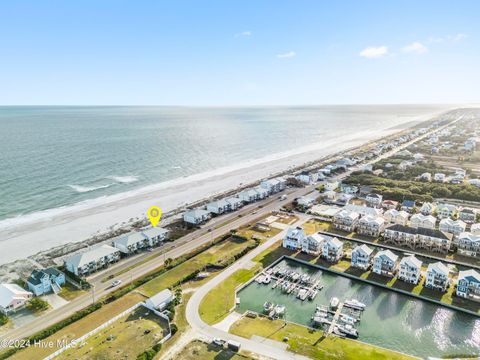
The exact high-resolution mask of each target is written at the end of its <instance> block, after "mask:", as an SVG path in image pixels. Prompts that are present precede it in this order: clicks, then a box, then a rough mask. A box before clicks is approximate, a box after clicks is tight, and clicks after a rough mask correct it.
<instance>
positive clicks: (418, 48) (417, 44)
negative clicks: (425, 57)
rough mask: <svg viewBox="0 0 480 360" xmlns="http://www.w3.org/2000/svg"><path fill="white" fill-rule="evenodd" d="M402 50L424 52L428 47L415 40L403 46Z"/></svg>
mask: <svg viewBox="0 0 480 360" xmlns="http://www.w3.org/2000/svg"><path fill="white" fill-rule="evenodd" d="M402 51H403V52H406V53H415V54H424V53H426V52H428V48H427V47H426V46H425V45H423V44H422V43H420V42H418V41H415V42H413V43H411V44H409V45H407V46H404V47H403V48H402Z"/></svg>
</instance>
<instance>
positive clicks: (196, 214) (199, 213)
mask: <svg viewBox="0 0 480 360" xmlns="http://www.w3.org/2000/svg"><path fill="white" fill-rule="evenodd" d="M208 219H210V212H209V211H207V210H203V209H193V210H188V211H185V212H184V213H183V221H184V222H186V223H187V224H190V225H200V224H202V223H204V222H206V221H207V220H208Z"/></svg>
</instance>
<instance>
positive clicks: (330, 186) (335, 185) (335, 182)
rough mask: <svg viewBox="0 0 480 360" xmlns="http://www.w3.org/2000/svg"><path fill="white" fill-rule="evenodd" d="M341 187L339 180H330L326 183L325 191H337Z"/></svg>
mask: <svg viewBox="0 0 480 360" xmlns="http://www.w3.org/2000/svg"><path fill="white" fill-rule="evenodd" d="M339 185H340V184H339V182H338V180H333V179H329V180H327V181H326V182H325V185H324V189H325V191H328V190H330V191H335V190H336V189H337V188H338V186H339Z"/></svg>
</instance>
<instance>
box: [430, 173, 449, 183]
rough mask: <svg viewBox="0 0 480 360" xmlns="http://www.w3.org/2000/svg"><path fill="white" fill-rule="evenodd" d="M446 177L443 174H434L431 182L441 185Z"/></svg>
mask: <svg viewBox="0 0 480 360" xmlns="http://www.w3.org/2000/svg"><path fill="white" fill-rule="evenodd" d="M446 177H447V176H446V175H445V174H444V173H435V175H433V181H435V182H441V183H443V182H445V178H446Z"/></svg>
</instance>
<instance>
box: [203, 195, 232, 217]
mask: <svg viewBox="0 0 480 360" xmlns="http://www.w3.org/2000/svg"><path fill="white" fill-rule="evenodd" d="M230 210H231V207H230V204H229V203H228V201H227V200H225V199H220V200H217V201H212V202H209V203H208V204H207V211H209V212H211V213H213V214H215V215H220V214H223V213H226V212H228V211H230Z"/></svg>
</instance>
